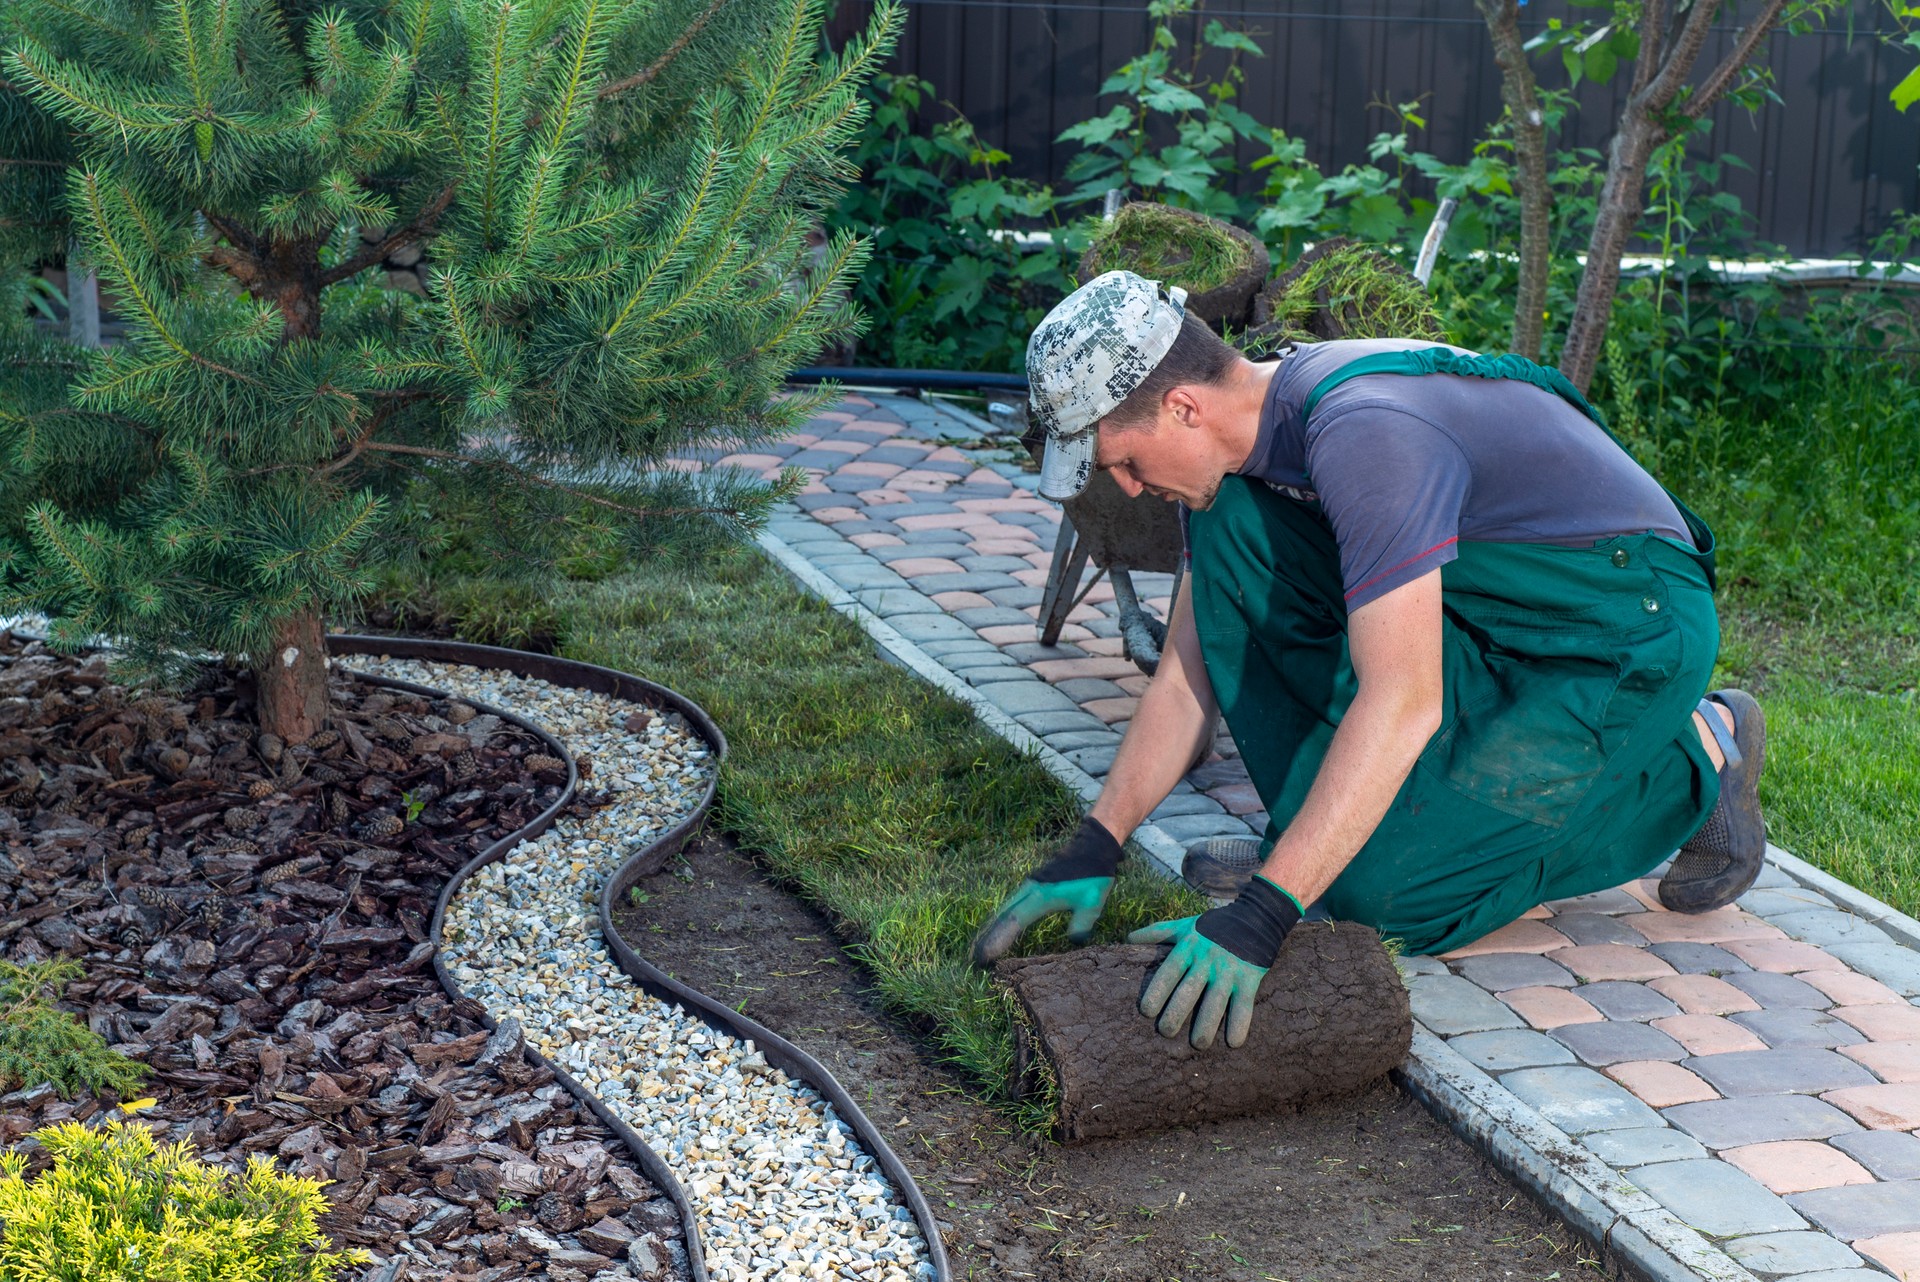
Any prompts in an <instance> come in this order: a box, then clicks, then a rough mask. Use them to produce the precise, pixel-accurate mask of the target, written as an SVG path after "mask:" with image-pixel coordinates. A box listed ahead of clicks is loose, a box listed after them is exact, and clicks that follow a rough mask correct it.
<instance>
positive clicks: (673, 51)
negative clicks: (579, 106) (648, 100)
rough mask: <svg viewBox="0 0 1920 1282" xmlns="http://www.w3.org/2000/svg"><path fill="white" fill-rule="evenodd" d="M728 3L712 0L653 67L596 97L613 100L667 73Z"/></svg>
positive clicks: (637, 73)
mask: <svg viewBox="0 0 1920 1282" xmlns="http://www.w3.org/2000/svg"><path fill="white" fill-rule="evenodd" d="M726 3H727V0H712V3H711V4H709V5H708V6H707V11H706V12H705V13H703V14H701V15H700V16H699V17H698V18H696V19H694V21H693V25H692V26H690V27H688V28H687V29H686V30H685V31H683V32H681V33H680V38H679V39H678V40H675V41H674V42H673V43H672V44H670V45H668V46H667V51H666V52H665V53H663V54H661V55H660V56H659V57H658V58H655V59H654V60H653V65H651V66H649V67H648V68H647V69H646V70H645V71H640V72H636V73H635V74H633V75H631V76H628V77H627V78H626V79H625V80H616V81H614V82H613V83H612V84H610V85H604V86H602V87H601V90H600V92H599V93H598V94H596V95H595V97H596V98H611V97H613V95H615V94H617V93H625V92H626V91H627V90H629V89H638V88H639V87H640V86H641V85H644V84H646V83H647V82H648V81H650V80H652V79H653V78H654V77H655V76H657V75H659V74H660V73H661V72H662V71H665V70H666V69H667V65H668V64H669V63H671V62H672V61H673V60H674V59H675V58H678V57H679V56H680V52H681V50H683V49H685V48H686V47H687V46H688V45H690V44H692V43H693V41H694V37H696V36H698V35H699V34H700V31H701V29H702V28H703V27H705V26H706V25H707V23H709V22H711V21H712V20H713V15H714V14H716V13H719V12H720V10H721V9H723V8H725V7H726Z"/></svg>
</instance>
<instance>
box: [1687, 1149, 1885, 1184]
mask: <svg viewBox="0 0 1920 1282" xmlns="http://www.w3.org/2000/svg"><path fill="white" fill-rule="evenodd" d="M1720 1156H1721V1157H1722V1158H1723V1159H1725V1160H1726V1161H1729V1162H1731V1163H1733V1164H1734V1165H1735V1166H1737V1167H1739V1168H1740V1169H1741V1170H1743V1171H1745V1172H1746V1173H1747V1174H1748V1175H1751V1176H1752V1177H1753V1178H1754V1179H1756V1180H1759V1181H1760V1182H1761V1183H1762V1184H1764V1185H1766V1186H1767V1187H1768V1188H1770V1189H1772V1190H1773V1191H1774V1192H1775V1193H1781V1194H1785V1193H1807V1192H1810V1191H1812V1190H1814V1189H1830V1188H1833V1187H1834V1186H1835V1185H1838V1184H1871V1183H1873V1174H1872V1172H1870V1171H1868V1170H1867V1168H1866V1167H1864V1166H1862V1165H1860V1163H1858V1162H1856V1161H1854V1160H1853V1159H1852V1158H1850V1157H1848V1156H1847V1155H1846V1154H1845V1153H1842V1152H1841V1151H1840V1150H1839V1149H1837V1148H1833V1147H1830V1146H1829V1145H1826V1144H1821V1143H1819V1142H1817V1141H1814V1140H1776V1141H1774V1142H1773V1143H1770V1144H1743V1145H1741V1146H1740V1147H1739V1148H1727V1149H1721V1150H1720Z"/></svg>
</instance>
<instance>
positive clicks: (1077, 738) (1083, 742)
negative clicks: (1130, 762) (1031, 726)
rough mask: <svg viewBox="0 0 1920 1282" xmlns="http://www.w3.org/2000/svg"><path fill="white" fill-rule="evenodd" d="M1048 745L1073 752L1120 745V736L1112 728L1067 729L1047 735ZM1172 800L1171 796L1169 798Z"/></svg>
mask: <svg viewBox="0 0 1920 1282" xmlns="http://www.w3.org/2000/svg"><path fill="white" fill-rule="evenodd" d="M1047 746H1048V747H1049V748H1052V749H1053V750H1054V751H1055V752H1071V751H1073V750H1074V749H1075V748H1104V747H1109V746H1111V747H1116V748H1117V747H1119V746H1120V736H1119V735H1117V734H1115V733H1113V732H1112V731H1111V730H1065V731H1061V732H1060V733H1058V734H1050V735H1048V736H1047ZM1169 800H1171V798H1169Z"/></svg>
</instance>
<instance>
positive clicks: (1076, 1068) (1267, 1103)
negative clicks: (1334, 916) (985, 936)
mask: <svg viewBox="0 0 1920 1282" xmlns="http://www.w3.org/2000/svg"><path fill="white" fill-rule="evenodd" d="M1169 951H1170V950H1169V948H1168V947H1167V946H1166V945H1162V944H1118V945H1112V946H1107V947H1099V948H1081V949H1076V950H1074V951H1072V952H1067V953H1055V954H1052V955H1049V956H1045V957H1019V958H1013V959H1010V960H1007V961H1003V962H1001V963H1000V964H999V966H998V967H997V968H996V974H998V976H999V977H1000V979H1001V980H1002V981H1003V982H1004V983H1006V984H1007V985H1008V986H1009V987H1011V988H1012V990H1013V992H1014V995H1015V997H1016V999H1017V1000H1018V1002H1019V1005H1020V1013H1021V1016H1022V1018H1021V1019H1020V1020H1019V1021H1018V1025H1019V1030H1018V1032H1019V1035H1018V1039H1017V1046H1016V1057H1017V1058H1016V1071H1017V1072H1018V1073H1019V1076H1020V1080H1021V1084H1022V1088H1023V1089H1026V1090H1038V1089H1039V1088H1040V1087H1039V1084H1040V1083H1041V1082H1042V1081H1043V1080H1044V1075H1046V1074H1051V1075H1052V1077H1053V1079H1054V1081H1055V1082H1056V1083H1058V1087H1059V1102H1060V1117H1059V1123H1058V1130H1057V1133H1058V1136H1059V1138H1060V1139H1061V1141H1062V1142H1064V1143H1068V1144H1072V1143H1077V1142H1080V1141H1084V1140H1095V1139H1109V1138H1112V1137H1115V1136H1124V1135H1138V1134H1143V1133H1146V1132H1149V1131H1158V1130H1165V1129H1167V1128H1169V1127H1174V1126H1186V1125H1190V1124H1192V1123H1195V1122H1205V1121H1212V1120H1214V1119H1216V1118H1223V1117H1237V1116H1240V1115H1243V1114H1247V1113H1262V1112H1270V1111H1274V1110H1280V1109H1291V1108H1296V1107H1298V1106H1300V1105H1302V1104H1307V1103H1311V1102H1312V1101H1314V1100H1320V1099H1327V1098H1330V1097H1333V1096H1338V1095H1345V1094H1348V1093H1350V1092H1352V1091H1356V1090H1359V1089H1360V1088H1361V1087H1363V1086H1365V1085H1366V1084H1367V1083H1369V1082H1371V1081H1373V1080H1374V1079H1375V1078H1378V1077H1381V1076H1383V1075H1385V1074H1386V1073H1387V1072H1388V1070H1390V1069H1393V1068H1396V1067H1398V1066H1399V1065H1400V1064H1401V1063H1402V1062H1403V1061H1404V1060H1405V1059H1406V1057H1407V1050H1408V1047H1409V1046H1410V1045H1411V1043H1412V1040H1413V1017H1412V1013H1411V1012H1410V1011H1409V1010H1408V1007H1407V991H1406V988H1405V986H1404V985H1403V984H1402V983H1401V981H1400V975H1399V971H1398V969H1397V968H1396V967H1395V966H1394V964H1393V959H1392V958H1391V957H1389V956H1388V955H1387V951H1386V949H1385V948H1383V947H1381V944H1380V938H1379V936H1378V935H1376V934H1375V933H1374V932H1373V931H1372V930H1370V929H1368V928H1367V927H1365V926H1360V925H1355V924H1354V923H1351V922H1308V923H1305V924H1303V925H1301V926H1299V927H1298V928H1296V929H1295V930H1294V932H1293V934H1292V935H1290V936H1289V937H1288V939H1287V945H1286V947H1285V948H1284V949H1282V950H1281V953H1280V957H1279V960H1277V961H1276V962H1275V963H1274V966H1273V969H1272V970H1270V971H1269V972H1267V977H1266V980H1265V981H1264V982H1263V983H1262V984H1261V985H1260V996H1259V1000H1258V1002H1257V1004H1256V1006H1255V1010H1254V1016H1253V1031H1252V1032H1251V1033H1250V1034H1249V1035H1248V1037H1247V1042H1246V1045H1244V1046H1241V1047H1240V1048H1239V1049H1237V1050H1235V1049H1231V1048H1229V1047H1228V1046H1227V1042H1226V1035H1225V1031H1224V1029H1223V1030H1222V1033H1221V1035H1220V1036H1219V1037H1217V1038H1216V1039H1215V1041H1214V1044H1213V1045H1212V1046H1211V1047H1209V1048H1208V1049H1206V1050H1204V1051H1197V1050H1195V1049H1193V1047H1192V1046H1190V1045H1188V1043H1187V1039H1186V1037H1185V1036H1184V1035H1182V1036H1180V1037H1177V1038H1173V1037H1162V1036H1160V1035H1159V1034H1158V1033H1157V1032H1155V1031H1154V1026H1153V1021H1151V1020H1149V1019H1147V1018H1146V1017H1145V1016H1143V1015H1142V1014H1140V1009H1139V1005H1140V994H1141V993H1142V991H1144V990H1145V988H1146V986H1147V981H1148V980H1149V979H1150V978H1151V976H1152V974H1153V971H1154V968H1155V967H1156V966H1158V965H1159V963H1160V961H1161V959H1163V958H1164V957H1165V956H1166V955H1167V953H1168V952H1169Z"/></svg>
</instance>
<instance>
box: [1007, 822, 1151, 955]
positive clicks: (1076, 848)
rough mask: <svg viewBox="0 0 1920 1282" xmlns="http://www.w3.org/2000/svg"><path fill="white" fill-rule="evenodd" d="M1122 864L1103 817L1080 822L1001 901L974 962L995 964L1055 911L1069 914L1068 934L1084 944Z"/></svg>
mask: <svg viewBox="0 0 1920 1282" xmlns="http://www.w3.org/2000/svg"><path fill="white" fill-rule="evenodd" d="M1119 867H1120V843H1119V842H1117V841H1115V840H1114V839H1113V834H1112V833H1110V832H1108V831H1107V830H1106V828H1105V827H1104V826H1103V825H1102V824H1101V823H1100V821H1099V820H1097V819H1095V818H1094V817H1093V816H1091V815H1088V816H1087V817H1086V818H1084V819H1082V820H1081V821H1080V828H1079V830H1078V831H1077V832H1075V833H1074V834H1073V840H1071V841H1069V842H1068V843H1067V844H1066V846H1065V847H1064V848H1063V849H1062V850H1061V851H1060V853H1059V854H1057V855H1055V856H1054V857H1053V858H1052V859H1049V860H1048V861H1047V862H1046V863H1044V864H1042V865H1040V867H1038V868H1036V869H1034V870H1033V871H1032V872H1031V873H1029V874H1028V875H1027V879H1026V880H1025V881H1023V882H1021V883H1020V888H1019V889H1018V890H1015V891H1014V892H1013V895H1012V897H1011V898H1009V899H1008V900H1007V902H1006V903H1004V904H1002V905H1000V911H999V912H997V913H995V914H994V916H993V920H992V921H990V922H988V923H987V924H986V926H985V927H984V928H983V929H982V930H981V931H980V933H979V934H978V935H977V936H975V937H974V941H973V964H974V965H976V966H983V967H984V966H991V965H992V964H993V963H994V962H996V961H999V960H1000V958H1002V957H1003V956H1005V955H1006V953H1007V950H1008V949H1010V948H1012V947H1013V946H1014V944H1016V943H1017V942H1019V939H1020V936H1021V935H1022V934H1024V933H1025V932H1026V929H1027V927H1029V926H1031V925H1033V923H1035V922H1036V921H1039V920H1040V919H1041V918H1042V917H1046V916H1048V915H1050V914H1052V913H1071V914H1072V916H1071V917H1069V918H1068V920H1067V938H1068V940H1070V941H1071V942H1073V943H1076V944H1084V943H1086V942H1087V938H1088V937H1089V936H1090V935H1092V934H1093V926H1094V923H1095V922H1097V921H1099V920H1100V911H1101V909H1103V908H1105V907H1106V906H1107V892H1109V891H1111V890H1112V889H1113V876H1114V873H1115V872H1117V871H1118V870H1119Z"/></svg>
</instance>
